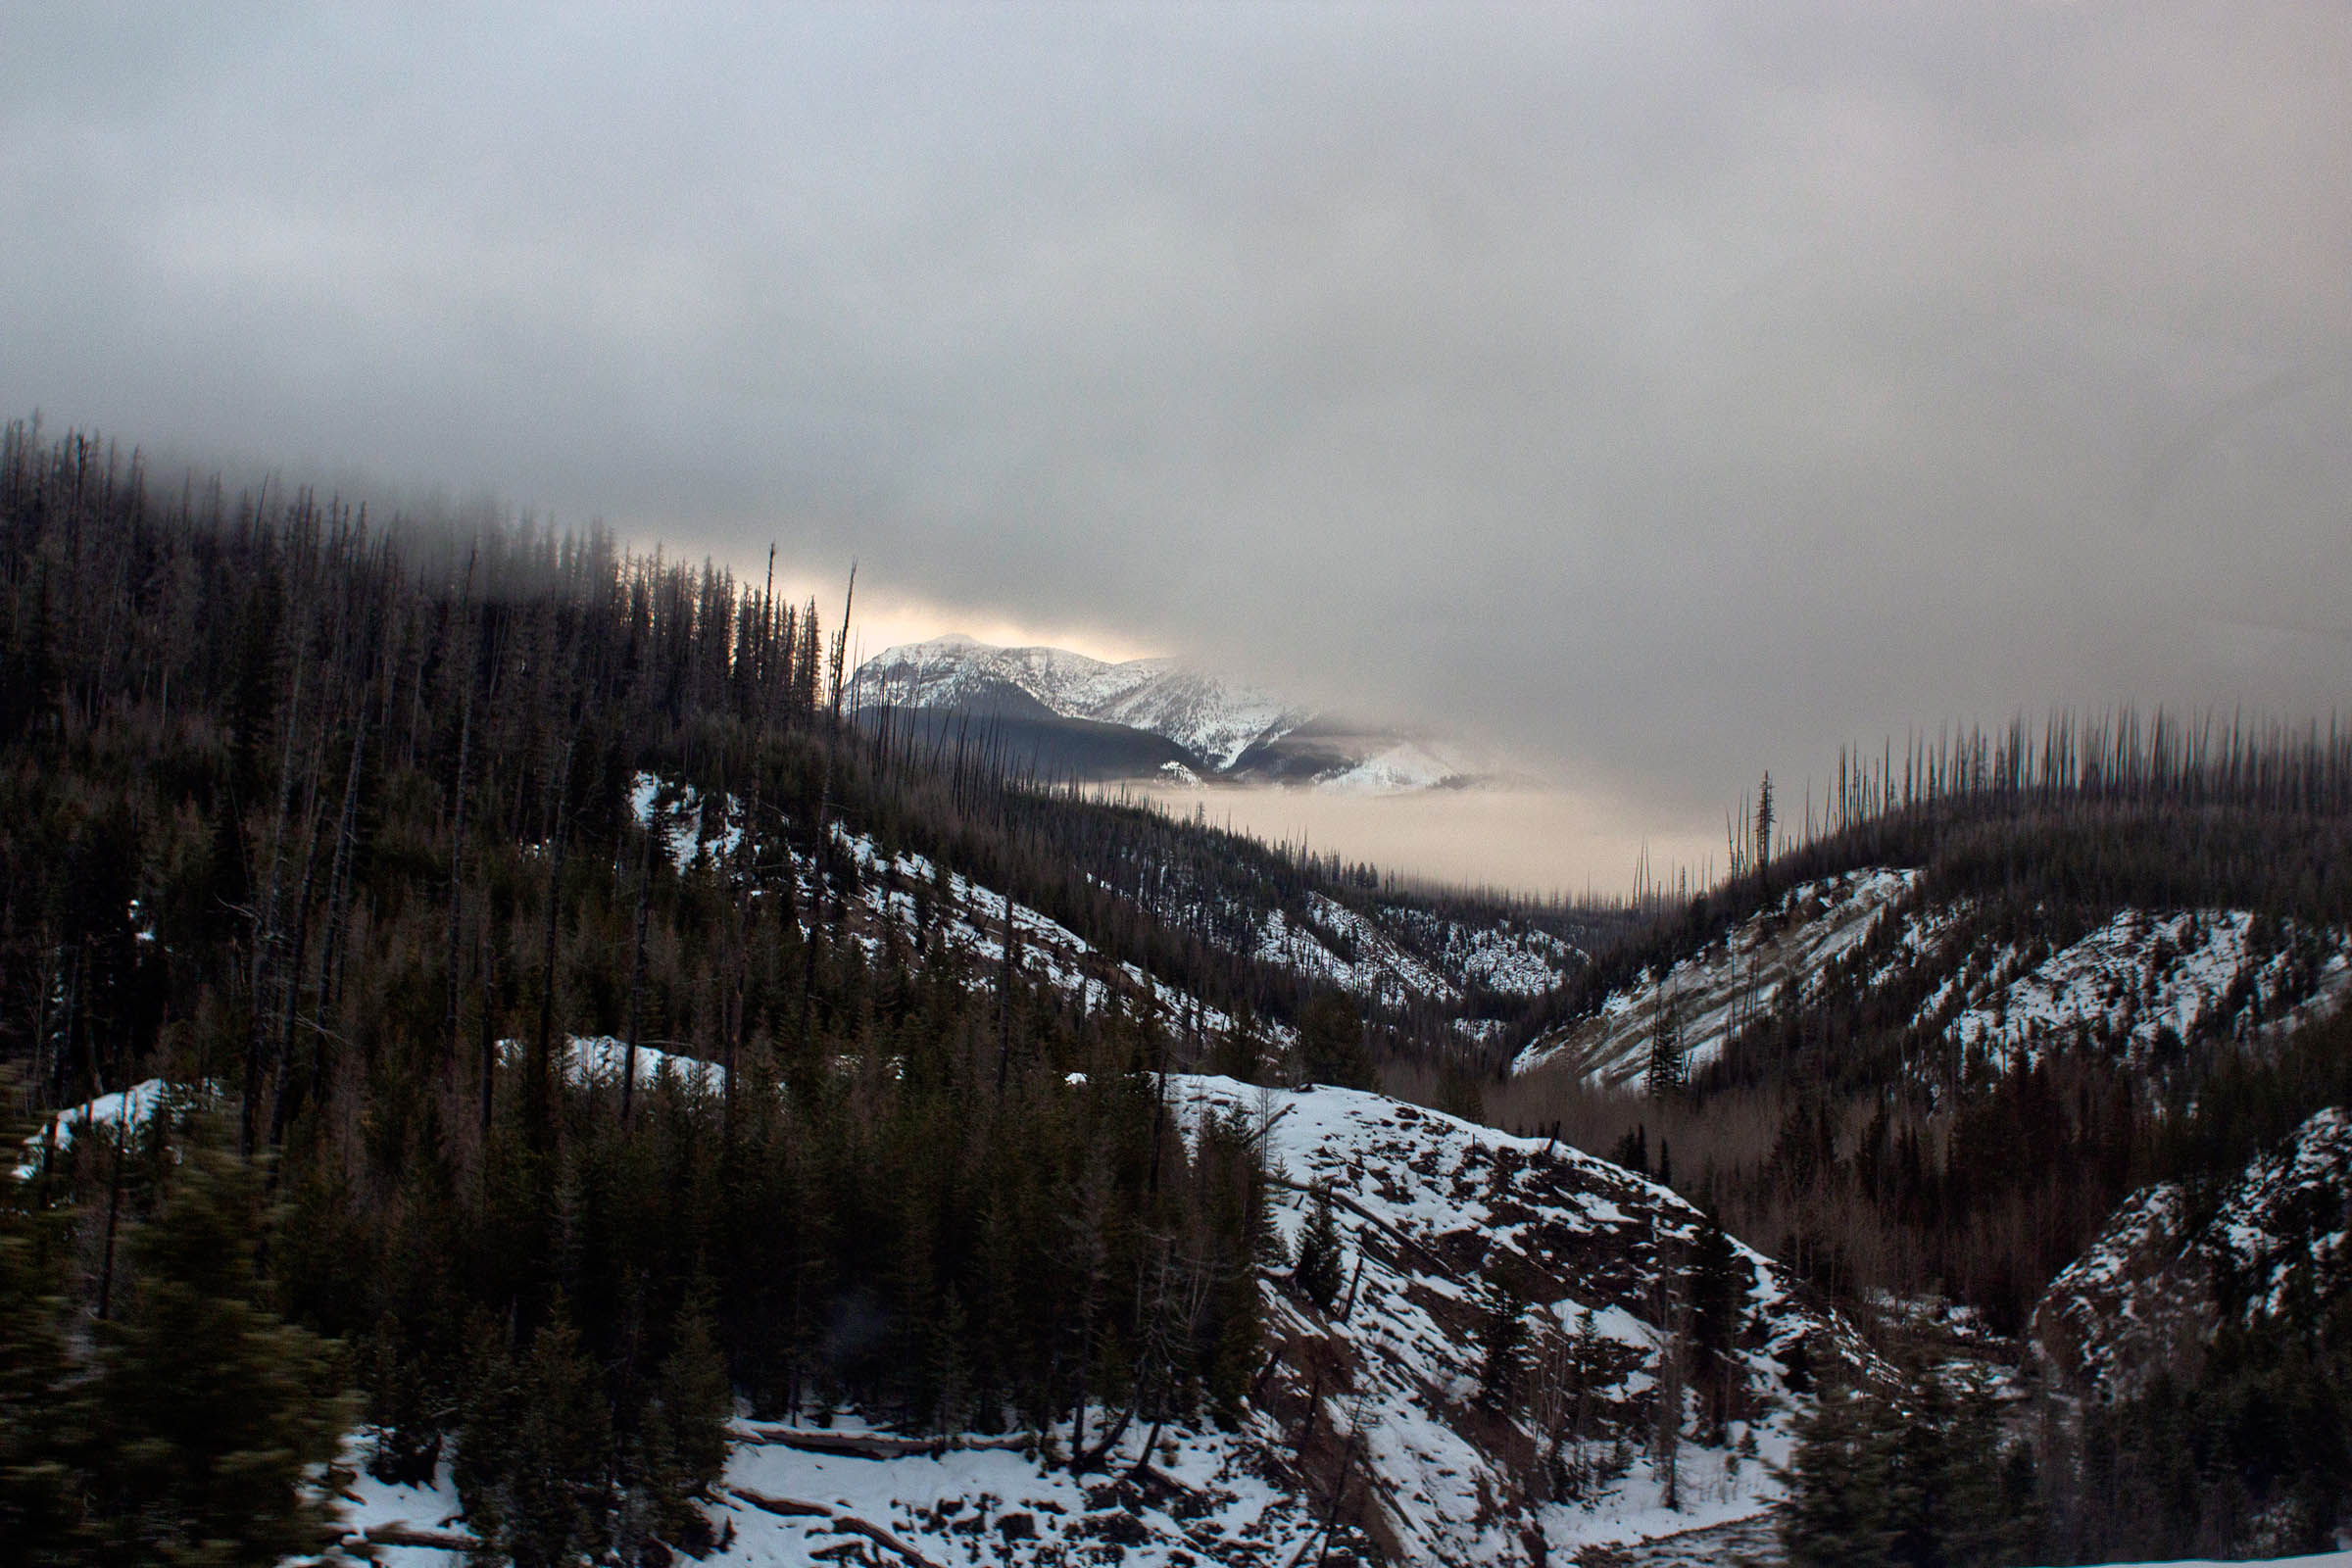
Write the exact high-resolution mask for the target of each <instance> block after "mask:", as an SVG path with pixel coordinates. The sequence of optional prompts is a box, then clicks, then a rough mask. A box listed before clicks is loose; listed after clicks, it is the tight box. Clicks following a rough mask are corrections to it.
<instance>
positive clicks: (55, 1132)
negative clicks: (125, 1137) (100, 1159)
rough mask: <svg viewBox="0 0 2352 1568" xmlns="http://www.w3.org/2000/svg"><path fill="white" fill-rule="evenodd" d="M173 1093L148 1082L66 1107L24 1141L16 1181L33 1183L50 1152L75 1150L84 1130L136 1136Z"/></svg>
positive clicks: (161, 1082) (153, 1080) (157, 1082)
mask: <svg viewBox="0 0 2352 1568" xmlns="http://www.w3.org/2000/svg"><path fill="white" fill-rule="evenodd" d="M170 1093H171V1089H170V1086H169V1085H167V1084H166V1083H165V1082H164V1080H163V1079H161V1078H149V1079H147V1080H145V1081H144V1082H141V1083H135V1084H133V1085H131V1086H130V1087H129V1088H128V1089H124V1090H121V1091H118V1092H117V1093H114V1094H109V1095H99V1096H96V1097H94V1098H92V1099H90V1100H87V1101H85V1102H83V1103H81V1104H78V1105H69V1106H67V1107H66V1108H65V1109H63V1110H61V1111H59V1112H58V1113H57V1114H56V1115H54V1116H52V1117H50V1118H49V1120H48V1121H47V1122H46V1123H44V1124H43V1125H42V1126H41V1128H40V1129H39V1130H38V1131H36V1132H34V1133H33V1134H32V1135H31V1136H30V1137H28V1138H26V1139H25V1155H24V1157H23V1158H22V1159H20V1160H19V1161H18V1162H17V1179H18V1180H19V1181H30V1180H31V1179H32V1178H33V1177H35V1176H37V1175H39V1174H40V1173H41V1168H42V1166H43V1164H44V1163H45V1162H46V1161H47V1160H48V1159H49V1157H50V1151H51V1150H53V1149H54V1150H55V1151H56V1152H58V1153H59V1154H64V1153H65V1152H68V1151H69V1150H71V1149H72V1148H73V1138H74V1135H75V1134H76V1133H77V1132H79V1131H80V1130H81V1129H82V1128H83V1127H107V1128H113V1127H122V1128H123V1129H124V1130H125V1131H126V1132H129V1133H132V1134H136V1133H137V1132H138V1130H139V1129H140V1128H142V1127H144V1126H146V1125H147V1123H148V1121H149V1120H150V1119H151V1118H152V1117H153V1116H154V1115H155V1113H156V1111H157V1109H158V1108H159V1107H161V1106H163V1105H164V1103H165V1101H166V1097H167V1096H168V1095H169V1094H170Z"/></svg>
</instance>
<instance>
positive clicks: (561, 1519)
mask: <svg viewBox="0 0 2352 1568" xmlns="http://www.w3.org/2000/svg"><path fill="white" fill-rule="evenodd" d="M516 1392H517V1397H516V1399H515V1405H516V1407H517V1408H516V1409H515V1430H514V1435H513V1440H512V1443H513V1446H512V1447H511V1449H510V1450H509V1452H510V1460H509V1468H508V1471H507V1474H506V1477H505V1483H506V1484H505V1488H504V1492H505V1498H504V1501H505V1508H504V1518H503V1519H502V1520H501V1526H502V1528H501V1530H500V1532H499V1538H498V1544H500V1545H501V1546H503V1547H504V1548H505V1550H506V1552H507V1554H508V1555H509V1556H510V1557H512V1558H513V1559H514V1562H515V1568H568V1565H569V1564H571V1563H573V1562H575V1561H577V1560H578V1559H579V1558H580V1557H582V1556H588V1557H593V1556H595V1555H596V1554H597V1553H599V1552H600V1551H602V1550H603V1549H604V1544H605V1541H606V1539H607V1536H608V1533H609V1520H608V1513H609V1510H610V1506H611V1498H610V1496H609V1494H608V1488H607V1473H608V1467H609V1454H610V1452H611V1439H610V1436H609V1428H610V1419H611V1418H610V1415H609V1410H610V1406H609V1405H608V1404H607V1403H606V1400H605V1397H604V1393H603V1391H602V1390H601V1389H599V1388H598V1387H597V1381H596V1369H595V1367H594V1366H592V1365H591V1364H590V1363H589V1361H588V1360H587V1358H586V1356H585V1355H584V1354H583V1353H582V1349H581V1346H580V1337H579V1335H578V1333H577V1332H576V1331H575V1330H574V1329H573V1328H572V1327H571V1325H570V1323H569V1322H568V1321H566V1320H565V1318H564V1314H563V1312H562V1311H561V1309H560V1308H559V1310H558V1313H557V1315H556V1317H555V1318H554V1319H553V1320H552V1321H550V1322H549V1323H548V1324H547V1325H546V1326H545V1327H543V1328H541V1329H540V1330H539V1332H538V1333H537V1334H535V1335H533V1336H532V1337H531V1349H530V1354H529V1355H528V1356H527V1357H526V1358H525V1359H524V1361H523V1364H522V1366H521V1369H520V1378H519V1380H518V1383H517V1390H516Z"/></svg>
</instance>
